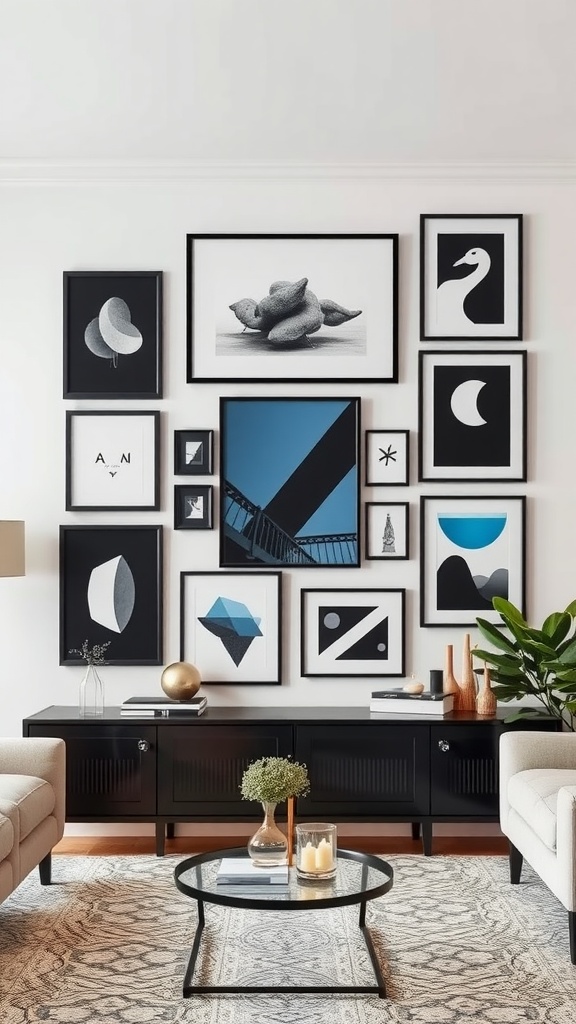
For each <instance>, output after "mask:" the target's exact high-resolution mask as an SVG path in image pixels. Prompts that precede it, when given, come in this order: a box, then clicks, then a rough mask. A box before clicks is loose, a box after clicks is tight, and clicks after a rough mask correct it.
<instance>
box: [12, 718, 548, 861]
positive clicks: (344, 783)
mask: <svg viewBox="0 0 576 1024" xmlns="http://www.w3.org/2000/svg"><path fill="white" fill-rule="evenodd" d="M510 713H511V709H510V707H508V708H503V709H499V710H498V714H497V717H496V718H481V717H479V716H478V715H476V714H474V713H469V712H460V713H453V714H450V715H447V716H444V717H438V718H435V717H434V718H431V717H430V716H427V715H422V716H417V715H396V714H395V715H371V714H370V712H369V711H368V709H367V708H294V707H281V708H248V707H225V708H212V707H210V708H208V709H207V710H206V712H205V713H204V714H203V715H201V716H200V717H195V716H193V715H190V716H189V717H188V716H186V717H183V716H181V715H178V717H161V718H156V717H155V718H150V717H145V718H134V717H130V718H126V717H123V716H122V715H121V714H120V709H119V708H106V709H105V711H104V715H103V716H102V717H100V718H81V717H80V716H79V714H78V710H77V708H72V707H54V706H53V707H49V708H45V709H44V710H43V711H39V712H38V713H37V714H35V715H31V716H30V717H29V718H26V719H24V722H23V734H24V736H57V737H61V738H62V739H64V740H65V741H66V755H67V757H66V760H67V768H66V774H67V784H66V820H67V821H82V822H90V821H102V822H141V821H146V822H154V824H155V826H156V852H157V854H158V855H159V856H161V855H162V854H163V853H164V841H165V837H166V834H167V835H168V838H170V837H172V836H173V834H174V823H175V822H178V821H196V822H205V821H213V822H216V821H235V822H241V821H254V822H257V821H259V820H260V819H261V808H260V806H259V805H257V804H255V803H248V802H246V801H244V800H242V799H241V797H240V789H239V787H240V781H241V778H242V773H243V771H244V769H245V768H246V767H247V765H248V764H249V763H250V762H251V761H253V760H255V759H256V758H258V757H271V756H281V757H286V756H288V755H292V756H293V757H294V758H295V759H296V760H298V761H301V762H304V763H305V764H306V765H307V766H308V773H309V775H310V781H311V791H310V794H309V796H307V797H304V798H299V799H298V800H297V804H296V815H297V817H299V818H301V819H304V820H306V819H308V820H312V819H314V820H316V821H320V820H328V821H341V822H351V821H354V822H401V821H402V822H407V821H408V822H411V823H412V834H413V836H414V837H415V838H416V837H418V835H420V834H421V835H422V844H423V850H424V853H425V854H427V855H429V854H431V853H432V826H433V823H434V822H456V821H461V822H490V821H492V822H493V821H497V820H498V742H499V738H500V734H501V733H502V731H503V730H505V729H509V728H522V729H547V730H556V729H558V722H557V721H556V720H554V719H549V718H545V717H544V716H542V718H539V719H533V720H530V721H526V722H522V723H514V724H513V725H507V724H505V723H504V722H503V721H502V719H503V718H505V717H507V716H508V715H509V714H510Z"/></svg>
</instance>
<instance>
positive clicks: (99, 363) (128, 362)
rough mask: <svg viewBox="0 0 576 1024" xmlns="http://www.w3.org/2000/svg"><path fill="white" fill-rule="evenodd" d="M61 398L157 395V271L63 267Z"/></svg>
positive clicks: (159, 296)
mask: <svg viewBox="0 0 576 1024" xmlns="http://www.w3.org/2000/svg"><path fill="white" fill-rule="evenodd" d="M63 396H64V398H118V399H130V398H161V397H162V271H161V270H117V271H116V270H115V271H113V270H110V271H108V270H69V271H65V272H64V389H63Z"/></svg>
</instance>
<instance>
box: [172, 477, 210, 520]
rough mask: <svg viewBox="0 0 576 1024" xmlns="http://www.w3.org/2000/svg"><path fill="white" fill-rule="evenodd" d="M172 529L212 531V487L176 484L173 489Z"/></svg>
mask: <svg viewBox="0 0 576 1024" xmlns="http://www.w3.org/2000/svg"><path fill="white" fill-rule="evenodd" d="M174 529H175V530H211V529H212V487H211V486H210V485H206V484H193V483H190V484H176V486H175V488H174Z"/></svg>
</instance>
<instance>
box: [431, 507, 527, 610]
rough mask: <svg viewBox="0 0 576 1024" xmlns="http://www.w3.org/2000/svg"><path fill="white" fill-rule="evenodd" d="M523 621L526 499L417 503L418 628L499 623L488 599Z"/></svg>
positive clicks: (524, 603)
mask: <svg viewBox="0 0 576 1024" xmlns="http://www.w3.org/2000/svg"><path fill="white" fill-rule="evenodd" d="M496 596H498V597H505V598H507V599H508V600H509V601H511V602H512V604H514V605H516V607H517V608H519V609H520V611H521V612H522V614H523V615H526V497H525V496H524V495H517V494H515V495H491V496H487V495H477V494H471V495H453V494H451V495H434V496H428V495H427V496H422V497H421V498H420V625H421V626H475V625H476V619H477V618H478V616H480V617H481V618H484V619H488V620H489V621H490V622H499V621H500V616H499V614H498V612H496V611H494V609H493V607H492V598H493V597H496Z"/></svg>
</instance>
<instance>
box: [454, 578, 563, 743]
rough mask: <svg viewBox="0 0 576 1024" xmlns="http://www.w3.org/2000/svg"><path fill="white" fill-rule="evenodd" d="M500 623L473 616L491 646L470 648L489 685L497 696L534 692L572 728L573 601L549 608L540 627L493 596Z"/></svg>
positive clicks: (521, 713) (530, 712)
mask: <svg viewBox="0 0 576 1024" xmlns="http://www.w3.org/2000/svg"><path fill="white" fill-rule="evenodd" d="M492 605H493V607H494V609H495V610H496V611H497V612H498V613H499V615H500V617H501V619H502V625H499V624H495V623H492V622H488V621H487V620H486V619H481V618H479V619H477V620H476V622H477V624H478V629H479V630H480V632H481V633H482V636H483V637H485V639H486V640H488V641H489V642H490V643H491V644H492V645H493V646H494V647H496V648H497V650H496V651H484V650H478V649H477V648H476V649H475V650H474V652H473V653H474V657H475V658H480V659H482V660H483V661H485V662H486V663H487V664H488V665H489V666H490V674H491V677H492V679H493V680H494V686H493V690H494V693H495V694H496V697H497V699H498V700H500V701H504V702H508V701H512V700H519V699H520V698H522V697H533V698H535V699H536V701H537V702H538V703H539V704H541V705H542V706H543V708H544V710H545V711H546V713H547V714H548V715H551V716H552V717H553V718H559V719H560V720H561V721H562V722H563V723H564V725H565V726H566V728H568V729H570V730H571V731H572V732H574V731H575V728H574V721H575V720H574V715H575V714H576V601H572V602H571V603H570V604H569V605H568V607H567V608H565V609H564V611H562V612H552V613H551V614H550V615H548V616H547V617H546V619H545V620H544V622H543V623H542V626H541V627H540V629H536V628H534V627H533V626H530V625H529V624H528V623H527V622H526V619H525V618H524V616H523V615H522V613H521V612H520V611H519V610H518V608H516V607H515V606H514V605H513V604H512V603H511V602H510V601H506V600H505V599H504V598H502V597H495V598H493V600H492ZM540 714H542V710H541V708H536V707H528V706H526V707H522V708H519V709H518V710H517V711H515V712H514V713H513V714H511V715H509V716H508V718H507V719H506V721H507V722H512V721H514V720H516V719H521V718H533V717H535V716H537V715H540Z"/></svg>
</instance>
